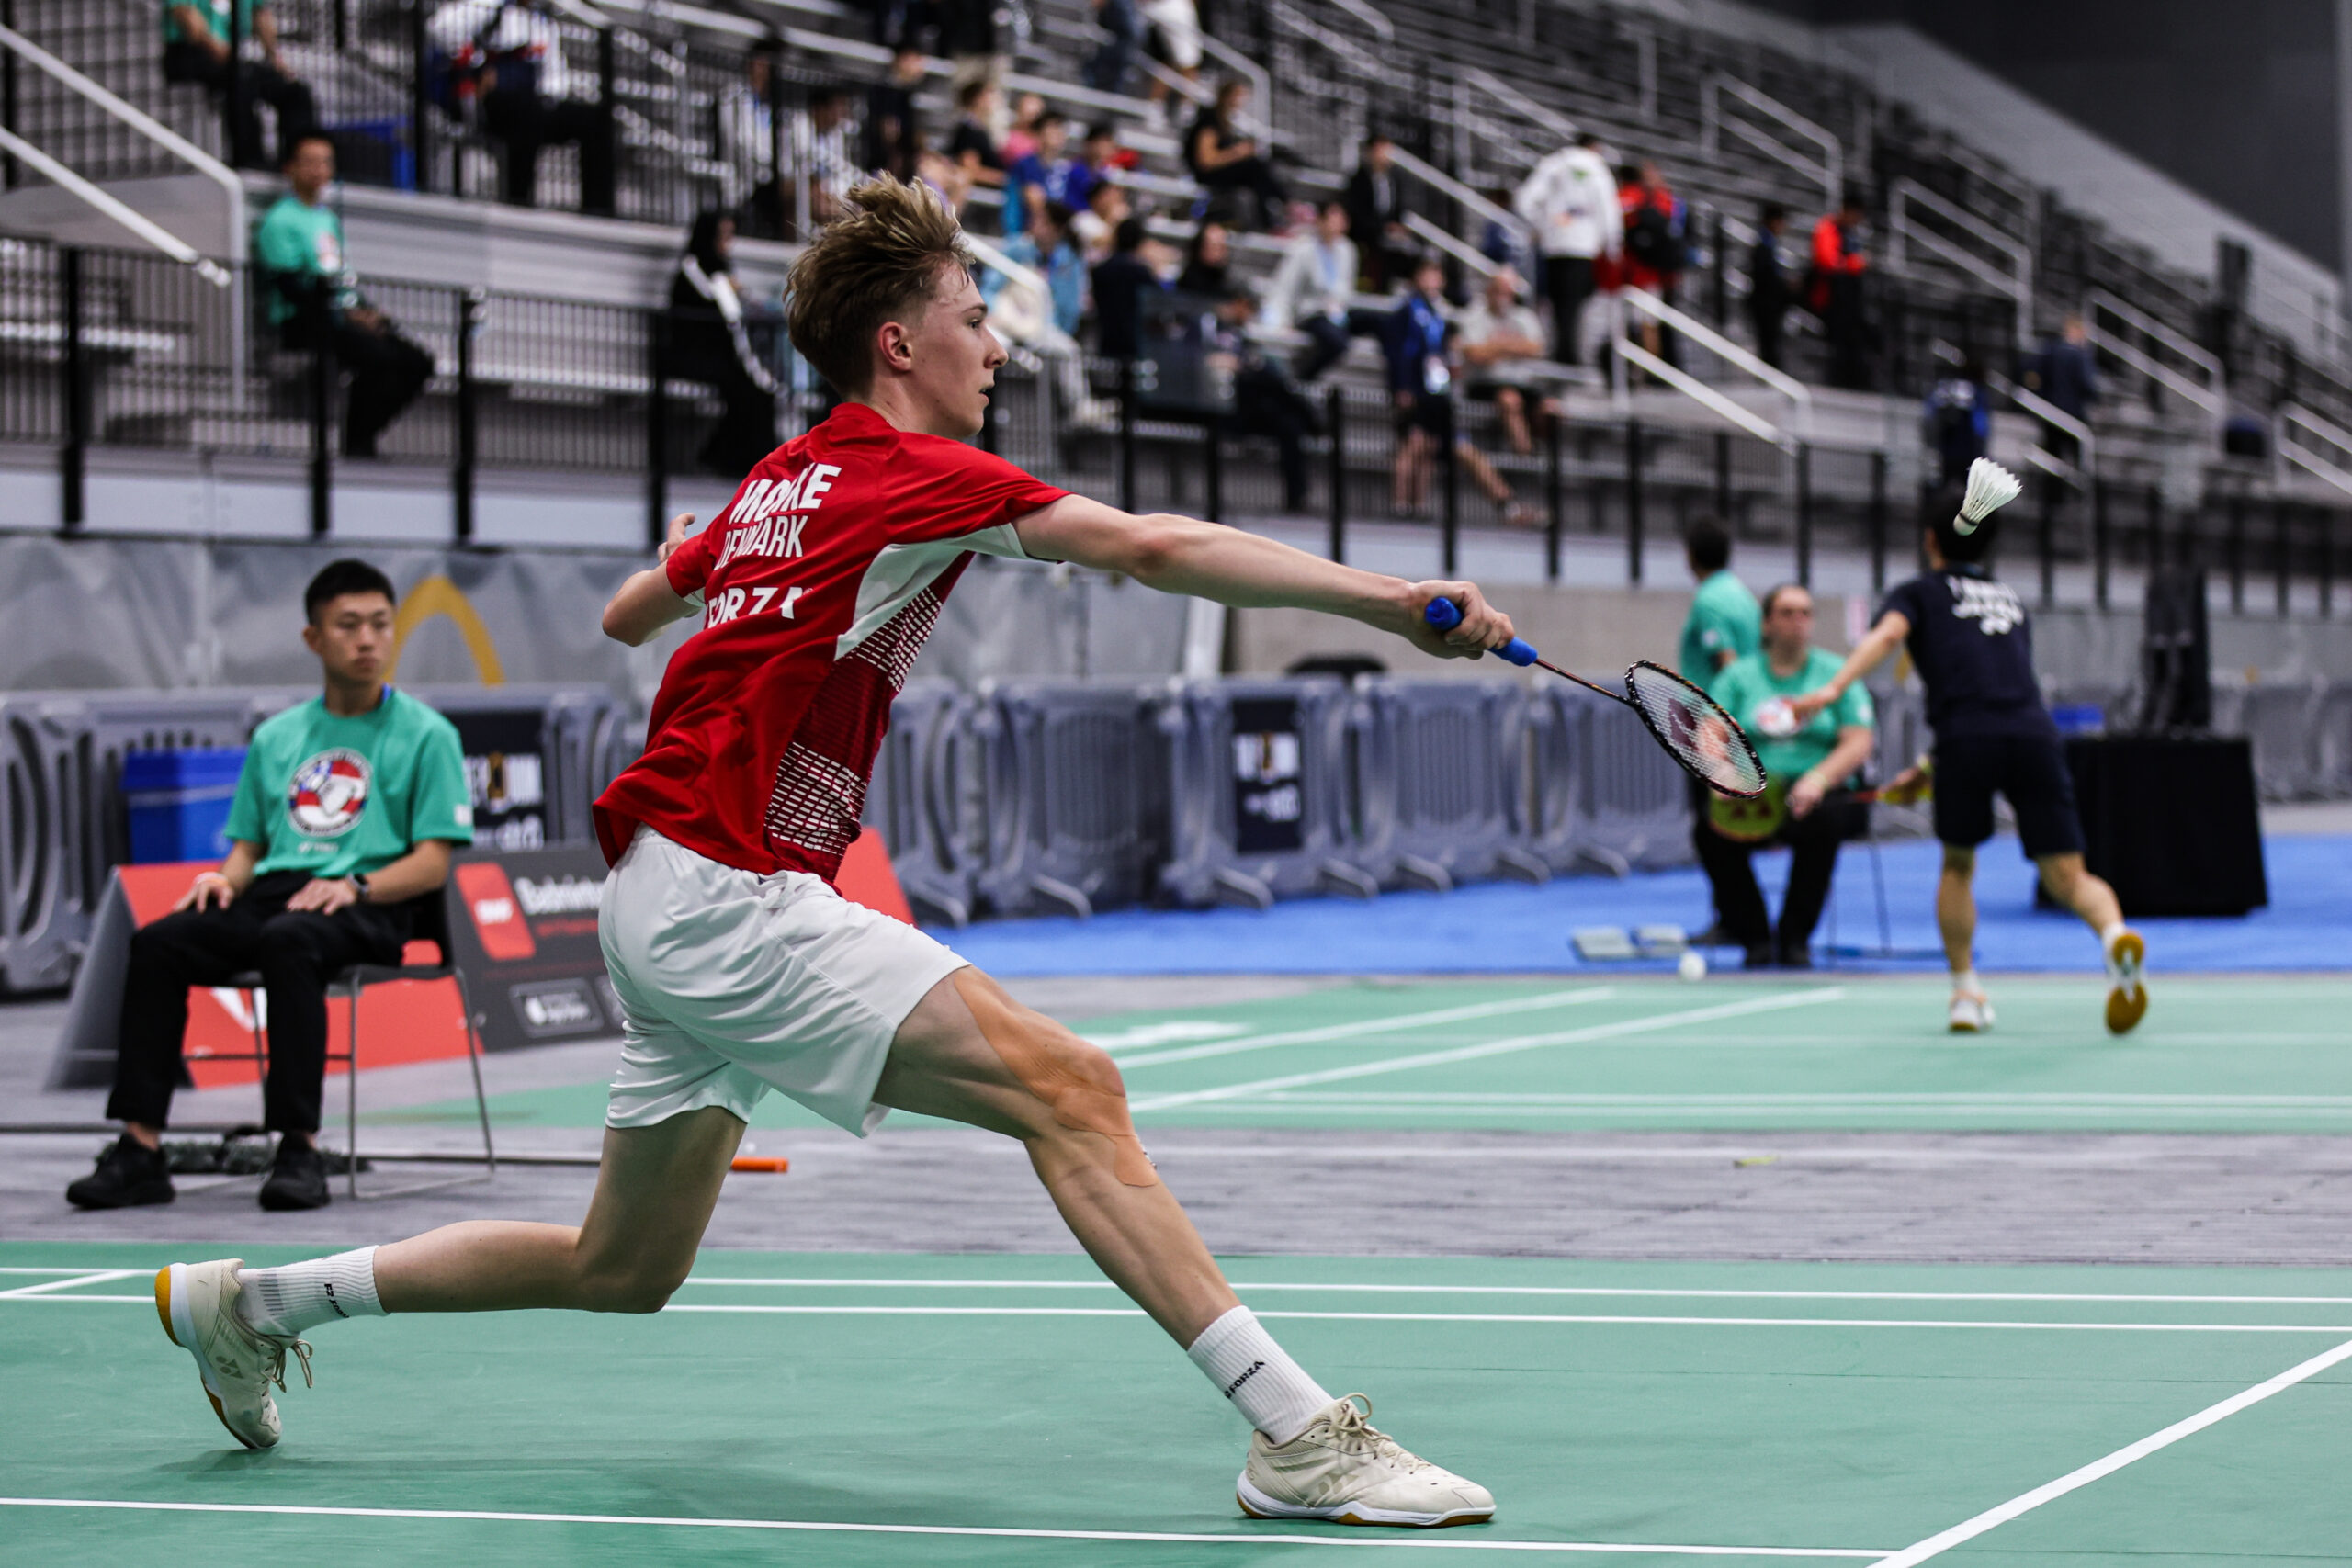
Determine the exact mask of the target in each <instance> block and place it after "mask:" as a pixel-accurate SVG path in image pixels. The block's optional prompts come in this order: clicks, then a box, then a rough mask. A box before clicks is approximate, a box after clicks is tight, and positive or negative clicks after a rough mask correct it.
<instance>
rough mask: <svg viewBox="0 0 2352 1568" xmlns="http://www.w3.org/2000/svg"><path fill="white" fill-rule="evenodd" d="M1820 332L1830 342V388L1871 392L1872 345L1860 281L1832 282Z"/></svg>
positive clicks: (1868, 318)
mask: <svg viewBox="0 0 2352 1568" xmlns="http://www.w3.org/2000/svg"><path fill="white" fill-rule="evenodd" d="M1821 331H1822V335H1823V336H1825V337H1826V338H1827V339H1828V340H1829V384H1830V385H1831V386H1833V387H1842V388H1844V389H1846V390H1848V391H1853V392H1867V391H1869V390H1871V386H1872V383H1873V381H1874V380H1875V377H1874V376H1873V374H1872V370H1871V347H1872V346H1873V345H1872V344H1871V322H1870V316H1869V314H1868V312H1867V311H1866V310H1865V309H1864V307H1863V301H1862V285H1861V280H1860V278H1855V277H1834V278H1831V279H1830V280H1829V303H1828V306H1827V308H1826V310H1823V311H1822V314H1821Z"/></svg>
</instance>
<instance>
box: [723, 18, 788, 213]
mask: <svg viewBox="0 0 2352 1568" xmlns="http://www.w3.org/2000/svg"><path fill="white" fill-rule="evenodd" d="M775 107H776V106H775V49H774V47H773V46H769V45H762V46H761V47H760V48H758V49H755V50H753V51H752V52H751V53H749V54H747V55H745V56H744V57H743V80H742V81H741V82H739V83H737V84H736V85H734V86H732V87H729V88H728V89H727V91H726V92H724V93H722V94H720V95H719V97H718V103H716V104H715V105H713V106H712V108H713V112H714V115H715V116H716V118H717V120H718V134H717V136H716V137H715V138H714V139H713V144H714V145H715V146H716V147H717V149H718V162H719V164H721V165H722V166H723V169H724V172H723V173H722V174H721V175H720V177H719V186H718V188H719V195H720V196H721V197H722V198H724V200H725V201H726V203H727V205H728V206H729V207H730V208H732V209H735V212H736V220H737V222H738V223H739V224H741V227H742V231H743V232H744V233H746V234H754V235H757V236H758V237H759V238H761V239H763V240H781V239H782V238H784V231H785V212H784V186H783V185H782V184H781V183H780V182H779V181H778V180H777V179H776V172H775V171H776V142H777V135H776V130H777V124H778V122H777V118H776V112H775Z"/></svg>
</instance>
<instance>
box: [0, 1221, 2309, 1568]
mask: <svg viewBox="0 0 2352 1568" xmlns="http://www.w3.org/2000/svg"><path fill="white" fill-rule="evenodd" d="M170 1256H171V1255H170V1254H169V1253H167V1252H166V1251H164V1250H163V1249H160V1248H157V1247H151V1246H132V1245H113V1244H105V1245H64V1244H52V1243H40V1244H34V1243H17V1244H6V1245H0V1268H5V1269H6V1270H7V1272H6V1273H0V1407H5V1408H6V1410H7V1412H8V1413H9V1416H10V1419H9V1420H7V1421H6V1423H5V1424H0V1491H4V1492H5V1493H6V1497H5V1498H0V1560H5V1561H6V1562H10V1563H17V1562H23V1563H40V1564H83V1563H91V1564H96V1563H106V1564H114V1563H119V1562H125V1561H140V1562H204V1563H226V1562H270V1561H281V1560H288V1559H300V1560H306V1561H330V1562H387V1563H391V1562H400V1563H426V1562H438V1563H451V1564H476V1563H481V1564H506V1563H517V1564H519V1563H526V1562H528V1563H532V1564H551V1563H580V1564H605V1563H616V1564H617V1563H639V1562H663V1563H670V1562H682V1563H738V1562H741V1563H752V1562H758V1563H800V1564H836V1563H839V1564H848V1563H858V1564H879V1565H884V1568H897V1565H900V1564H929V1563H942V1562H956V1563H964V1562H972V1563H987V1564H1040V1565H1045V1568H1059V1565H1064V1564H1069V1565H1076V1564H1088V1565H1093V1564H1129V1563H1132V1564H1136V1565H1137V1568H1168V1565H1174V1564H1191V1563H1199V1564H1243V1563H1248V1564H1258V1563H1294V1562H1330V1561H1349V1560H1352V1558H1353V1556H1354V1554H1356V1553H1369V1555H1368V1556H1366V1557H1365V1558H1364V1559H1363V1560H1364V1561H1365V1562H1370V1563H1381V1562H1462V1561H1464V1559H1463V1558H1462V1557H1461V1556H1460V1554H1461V1553H1463V1552H1464V1551H1468V1552H1472V1553H1479V1552H1485V1551H1512V1552H1514V1553H1515V1554H1516V1555H1515V1556H1514V1557H1513V1558H1512V1559H1511V1560H1513V1561H1527V1560H1529V1559H1528V1558H1527V1556H1526V1555H1525V1554H1526V1553H1528V1552H1531V1551H1532V1552H1533V1553H1535V1557H1534V1559H1533V1560H1536V1561H1562V1560H1572V1559H1577V1558H1589V1556H1590V1554H1594V1553H1606V1554H1608V1560H1609V1561H1611V1562H1629V1563H1635V1564H1639V1563H1658V1564H1664V1563H1670V1562H1691V1560H1692V1559H1693V1558H1694V1557H1724V1558H1726V1559H1728V1560H1730V1561H1733V1562H1743V1561H1746V1562H1764V1561H1773V1560H1779V1561H1791V1562H1839V1561H1853V1562H1873V1561H1880V1560H1886V1561H1888V1562H1890V1563H1891V1564H1892V1565H1894V1568H1907V1564H1909V1563H1912V1562H1923V1561H1928V1560H1929V1559H1930V1558H1934V1557H1941V1558H1943V1559H1944V1560H1947V1561H1950V1562H1955V1563H1959V1562H1965V1563H1968V1564H1970V1565H1972V1568H1974V1565H1978V1564H1991V1563H1996V1562H2016V1563H2020V1564H2022V1563H2026V1562H2032V1563H2035V1564H2040V1565H2043V1568H2047V1565H2050V1564H2064V1565H2069V1568H2072V1565H2082V1568H2091V1565H2098V1564H2114V1565H2118V1568H2120V1565H2122V1564H2125V1563H2127V1562H2131V1563H2144V1562H2149V1561H2152V1560H2163V1561H2165V1562H2175V1563H2198V1564H2207V1563H2216V1564H2218V1563H2255V1562H2263V1563H2278V1562H2285V1561H2286V1560H2289V1559H2300V1560H2301V1561H2303V1562H2320V1561H2335V1562H2341V1561H2343V1560H2344V1557H2345V1553H2346V1545H2345V1543H2346V1540H2347V1539H2352V1503H2347V1501H2346V1493H2345V1487H2344V1484H2343V1461H2344V1455H2345V1451H2346V1450H2345V1437H2344V1434H2345V1432H2346V1430H2347V1428H2352V1270H2259V1271H2257V1270H2222V1269H2164V1270H2157V1269H2114V1268H2110V1269H2048V1268H2007V1269H1999V1268H1983V1267H1969V1268H1961V1267H1945V1268H1890V1267H1863V1266H1851V1265H1829V1264H1819V1265H1786V1264H1774V1265H1749V1264H1689V1263H1686V1264H1600V1263H1578V1262H1564V1261H1556V1260H1521V1259H1492V1260H1462V1259H1445V1260H1434V1259H1429V1260H1424V1259H1412V1260H1408V1259H1379V1258H1338V1259H1335V1258H1250V1259H1241V1260H1236V1262H1235V1263H1234V1264H1233V1269H1234V1271H1235V1273H1236V1276H1237V1280H1238V1284H1239V1286H1240V1288H1241V1292H1242V1295H1243V1297H1244V1299H1245V1300H1247V1301H1249V1302H1250V1303H1251V1304H1252V1305H1253V1306H1255V1307H1256V1308H1257V1309H1258V1310H1259V1311H1261V1313H1264V1314H1267V1315H1268V1316H1269V1318H1270V1319H1272V1326H1273V1327H1274V1328H1275V1330H1276V1332H1277V1333H1279V1334H1280V1335H1281V1336H1282V1337H1283V1339H1284V1340H1285V1341H1286V1343H1288V1344H1289V1345H1290V1346H1291V1347H1292V1348H1293V1349H1294V1350H1295V1352H1296V1353H1297V1355H1298V1356H1299V1358H1300V1359H1302V1360H1303V1361H1304V1362H1305V1363H1306V1365H1308V1366H1309V1367H1310V1368H1312V1369H1314V1370H1316V1371H1317V1373H1318V1375H1319V1376H1320V1377H1321V1378H1322V1379H1323V1380H1324V1381H1326V1382H1328V1383H1329V1385H1330V1386H1332V1387H1333V1388H1334V1389H1335V1390H1338V1389H1345V1388H1362V1389H1364V1390H1366V1391H1368V1392H1369V1393H1372V1394H1373V1396H1374V1399H1375V1401H1376V1402H1377V1405H1378V1411H1377V1417H1376V1418H1377V1419H1378V1420H1380V1421H1381V1422H1382V1424H1383V1425H1385V1426H1386V1427H1389V1428H1390V1429H1391V1430H1393V1431H1395V1432H1396V1433H1397V1435H1398V1436H1399V1437H1400V1438H1403V1439H1404V1440H1406V1441H1407V1442H1408V1444H1410V1445H1412V1446H1414V1447H1417V1448H1419V1449H1421V1450H1424V1451H1426V1452H1427V1453H1429V1454H1430V1455H1431V1456H1432V1457H1435V1458H1437V1459H1438V1460H1440V1461H1442V1462H1445V1463H1448V1464H1450V1465H1452V1466H1453V1467H1455V1468H1457V1469H1459V1470H1461V1471H1463V1472H1465V1473H1467V1474H1470V1475H1472V1476H1474V1477H1476V1478H1477V1479H1479V1480H1480V1481H1482V1482H1484V1483H1487V1484H1488V1485H1490V1486H1491V1487H1492V1488H1493V1489H1494V1491H1495V1492H1496V1494H1497V1495H1498V1499H1499V1501H1500V1505H1501V1508H1500V1514H1499V1517H1498V1518H1497V1519H1496V1520H1495V1522H1494V1523H1493V1524H1491V1525H1487V1526H1482V1527H1475V1528H1471V1529H1456V1530H1451V1531H1446V1532H1442V1534H1438V1535H1435V1536H1418V1535H1411V1534H1402V1533H1390V1532H1374V1531H1362V1530H1346V1529H1334V1528H1328V1527H1300V1526H1293V1525H1271V1524H1261V1523H1255V1522H1252V1521H1249V1520H1246V1519H1243V1518H1241V1517H1239V1516H1238V1514H1237V1513H1236V1511H1235V1509H1234V1506H1233V1501H1232V1493H1231V1483H1232V1479H1233V1475H1234V1472H1235V1471H1236V1469H1237V1468H1238V1464H1239V1461H1240V1456H1241V1438H1242V1433H1241V1431H1240V1429H1239V1426H1240V1424H1239V1422H1238V1420H1237V1419H1236V1418H1235V1417H1234V1416H1233V1415H1232V1414H1231V1413H1230V1412H1229V1411H1227V1410H1226V1409H1224V1408H1222V1407H1221V1406H1220V1404H1219V1402H1218V1401H1217V1400H1216V1397H1215V1396H1214V1394H1213V1393H1212V1392H1211V1391H1210V1390H1208V1389H1207V1388H1205V1387H1204V1386H1203V1384H1202V1382H1201V1380H1200V1378H1199V1377H1198V1375H1197V1374H1196V1373H1195V1372H1194V1371H1193V1370H1192V1368H1191V1367H1190V1366H1188V1365H1187V1364H1186V1363H1185V1361H1184V1359H1183V1358H1182V1356H1181V1355H1179V1354H1178V1353H1177V1352H1176V1351H1175V1350H1174V1349H1173V1348H1171V1347H1170V1345H1169V1344H1168V1343H1167V1342H1166V1341H1165V1340H1164V1339H1163V1338H1162V1337H1160V1336H1159V1333H1158V1332H1157V1331H1156V1330H1155V1329H1154V1328H1153V1327H1152V1326H1151V1325H1150V1324H1149V1323H1148V1321H1146V1320H1145V1319H1143V1318H1142V1317H1141V1316H1139V1315H1138V1314H1136V1313H1134V1312H1133V1311H1132V1310H1131V1309H1129V1308H1128V1307H1127V1306H1126V1304H1125V1302H1124V1301H1123V1300H1122V1298H1120V1297H1119V1296H1118V1295H1116V1293H1115V1292H1112V1291H1111V1290H1109V1289H1108V1288H1107V1287H1106V1286H1104V1285H1103V1283H1102V1281H1101V1280H1100V1278H1099V1276H1096V1275H1095V1274H1094V1273H1093V1272H1092V1270H1091V1269H1090V1268H1089V1267H1088V1266H1087V1265H1086V1264H1085V1263H1084V1262H1083V1260H1081V1259H1074V1258H1042V1257H1004V1256H965V1257H910V1256H904V1255H899V1256H887V1257H882V1256H864V1257H861V1256H848V1255H842V1254H827V1255H804V1256H794V1255H780V1254H761V1253H747V1252H729V1253H709V1254H706V1255H705V1257H704V1258H703V1260H702V1263H701V1265H700V1269H699V1271H698V1273H697V1275H696V1277H695V1280H693V1281H692V1282H691V1283H690V1284H689V1285H688V1286H687V1287H686V1288H685V1289H684V1291H683V1292H680V1295H679V1297H678V1300H677V1302H676V1303H674V1304H673V1307H672V1309H671V1310H670V1311H668V1312H666V1313H664V1314H661V1315H659V1316H656V1317H650V1318H635V1317H591V1316H587V1315H583V1314H557V1313H533V1314H503V1315H499V1316H492V1317H478V1318H450V1317H433V1316H414V1317H395V1318H391V1319H388V1320H384V1321H380V1322H368V1323H360V1324H351V1325H341V1324H339V1325H333V1326H330V1327H325V1328H322V1329H320V1330H317V1331H316V1332H315V1334H314V1336H313V1337H314V1339H315V1341H316V1344H317V1348H318V1355H317V1370H318V1378H319V1383H318V1387H317V1388H316V1389H315V1390H307V1391H306V1390H305V1389H303V1388H302V1386H301V1384H300V1379H299V1377H298V1378H297V1379H296V1380H295V1387H294V1390H293V1392H292V1393H291V1394H289V1395H288V1396H286V1398H285V1400H284V1407H285V1410H286V1414H287V1426H288V1438H287V1439H286V1441H285V1443H284V1444H283V1445H282V1446H281V1447H280V1448H278V1449H277V1450H274V1451H272V1452H269V1453H266V1454H248V1453H245V1452H243V1451H242V1450H237V1449H235V1448H233V1447H232V1446H231V1444H230V1440H229V1438H227V1436H226V1434H225V1433H224V1432H223V1431H222V1430H221V1429H220V1427H219V1426H218V1424H217V1423H216V1422H215V1421H214V1419H213V1416H212V1414H211V1412H210V1410H209V1407H208V1406H207V1405H206V1404H205V1402H204V1399H203V1397H202V1395H201V1393H199V1391H198V1383H197V1380H196V1376H195V1372H194V1370H193V1367H192V1365H191V1364H190V1362H189V1361H188V1359H187V1358H186V1356H185V1355H183V1354H182V1353H181V1352H180V1351H178V1350H176V1349H174V1348H172V1347H171V1346H170V1345H169V1344H168V1343H167V1342H166V1341H165V1340H164V1337H163V1336H162V1334H161V1333H160V1332H159V1330H158V1328H157V1325H156V1322H155V1317H154V1314H153V1310H152V1308H151V1307H150V1305H149V1301H150V1295H149V1284H148V1278H147V1272H148V1271H149V1270H151V1269H153V1268H154V1267H155V1266H157V1265H158V1264H160V1263H162V1262H164V1261H166V1260H167V1259H168V1258H169V1257H170ZM251 1256H252V1257H253V1258H254V1260H255V1261H269V1260H276V1258H278V1257H279V1256H282V1254H280V1253H277V1252H271V1251H268V1250H267V1249H258V1248H257V1249H254V1252H253V1254H252V1255H251ZM118 1271H119V1272H118ZM28 1292H29V1293H28ZM2339 1358H2340V1359H2339ZM2184 1424H2185V1425H2184ZM2135 1445H2136V1447H2135ZM2099 1461H2107V1464H2106V1466H2105V1472H2101V1468H2100V1465H2099ZM2086 1467H2091V1468H2090V1469H2089V1470H2087V1471H2086ZM2053 1483H2056V1484H2054V1485H2053ZM2045 1496H2046V1498H2047V1500H2041V1499H2042V1498H2044V1497H2045ZM2036 1503H2038V1504H2039V1506H2031V1505H2034V1504H2036ZM101 1505H107V1506H101ZM2009 1514H2014V1515H2015V1516H2016V1517H2007V1515H2009ZM1955 1527H1968V1528H1969V1529H1971V1530H1973V1531H1976V1532H1979V1533H1973V1534H1972V1535H1970V1536H1969V1537H1968V1538H1967V1539H1962V1540H1955V1539H1954V1537H1953V1534H1952V1533H1951V1532H1954V1530H1955ZM1922 1543H1924V1544H1922ZM1944 1547H1948V1548H1949V1550H1948V1551H1946V1550H1940V1549H1941V1548H1944ZM1441 1554H1442V1555H1441ZM1476 1560H1477V1559H1476V1557H1475V1556H1474V1557H1472V1558H1471V1559H1469V1561H1476Z"/></svg>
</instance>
